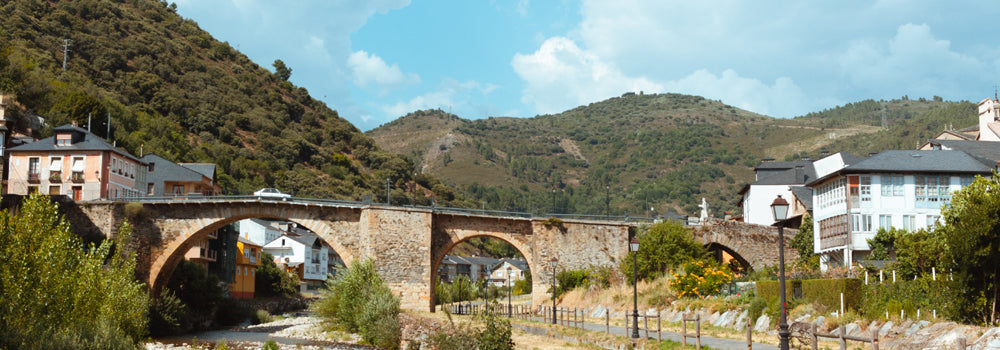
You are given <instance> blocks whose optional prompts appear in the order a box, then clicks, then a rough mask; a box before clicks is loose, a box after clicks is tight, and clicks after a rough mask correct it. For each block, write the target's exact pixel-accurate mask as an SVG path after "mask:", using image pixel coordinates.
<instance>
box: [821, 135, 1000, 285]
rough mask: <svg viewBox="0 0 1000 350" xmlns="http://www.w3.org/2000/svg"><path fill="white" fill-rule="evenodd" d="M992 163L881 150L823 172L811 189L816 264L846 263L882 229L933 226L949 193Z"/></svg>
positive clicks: (958, 155) (948, 154)
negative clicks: (854, 161) (817, 256)
mask: <svg viewBox="0 0 1000 350" xmlns="http://www.w3.org/2000/svg"><path fill="white" fill-rule="evenodd" d="M995 165H996V163H995V162H994V161H991V160H988V159H984V158H981V157H974V156H972V155H970V154H968V153H966V152H963V151H945V150H932V151H923V150H912V151H909V150H902V151H884V152H881V153H878V154H875V155H872V156H871V157H868V158H867V159H865V160H862V161H859V162H857V163H854V164H851V165H846V166H843V167H841V168H840V169H835V170H834V169H825V170H824V171H823V172H821V173H820V174H819V178H818V179H816V180H815V181H812V182H810V183H808V184H807V186H809V187H810V188H812V190H813V199H812V201H813V203H812V206H813V232H814V241H813V246H814V247H815V248H814V250H815V252H816V253H817V254H819V255H820V257H821V259H820V262H821V266H822V267H823V269H826V268H827V267H828V266H831V265H847V266H849V265H852V264H854V263H855V262H857V261H858V260H859V259H863V258H864V257H866V256H868V254H870V252H871V248H870V247H869V246H868V239H871V238H873V237H875V233H876V232H877V231H878V229H879V228H880V227H882V228H891V227H895V228H902V229H906V230H919V229H926V228H933V227H934V226H935V225H937V223H938V221H939V220H940V218H941V208H942V206H945V205H949V203H950V202H951V195H952V193H954V192H955V191H958V190H960V189H961V188H962V187H964V186H967V185H968V184H970V183H972V181H973V180H974V179H975V176H976V175H982V176H988V175H990V174H991V173H992V170H993V169H994V167H995Z"/></svg>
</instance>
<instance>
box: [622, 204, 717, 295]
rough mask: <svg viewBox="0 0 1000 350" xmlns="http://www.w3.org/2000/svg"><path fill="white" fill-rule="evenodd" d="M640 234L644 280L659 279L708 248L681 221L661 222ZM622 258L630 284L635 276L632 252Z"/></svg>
mask: <svg viewBox="0 0 1000 350" xmlns="http://www.w3.org/2000/svg"><path fill="white" fill-rule="evenodd" d="M640 230H641V232H639V233H637V234H636V237H637V238H638V239H639V255H638V265H637V271H636V274H637V276H638V278H639V279H640V280H646V279H651V278H656V277H659V276H661V275H663V274H664V273H666V272H667V270H668V269H672V268H675V267H677V266H679V265H680V264H683V263H685V262H687V261H690V260H696V259H701V258H703V257H705V255H706V251H705V247H703V246H702V245H701V244H699V243H698V242H695V241H694V238H692V237H691V232H690V229H689V228H687V227H684V225H682V224H681V223H680V221H677V220H668V221H664V222H659V223H656V224H653V225H651V226H649V227H647V228H646V229H645V230H642V229H640ZM633 254H635V253H631V252H630V253H629V255H628V256H627V257H625V259H624V260H622V264H621V269H622V273H623V274H624V275H625V276H626V278H627V280H628V282H629V283H633V279H632V260H633V257H632V255H633Z"/></svg>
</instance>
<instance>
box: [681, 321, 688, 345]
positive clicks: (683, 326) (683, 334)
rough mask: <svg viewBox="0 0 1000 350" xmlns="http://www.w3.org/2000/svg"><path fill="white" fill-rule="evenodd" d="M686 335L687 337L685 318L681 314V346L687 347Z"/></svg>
mask: <svg viewBox="0 0 1000 350" xmlns="http://www.w3.org/2000/svg"><path fill="white" fill-rule="evenodd" d="M687 335H688V323H687V316H684V314H683V313H681V345H683V346H687V345H688V337H687Z"/></svg>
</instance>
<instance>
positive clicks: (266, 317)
mask: <svg viewBox="0 0 1000 350" xmlns="http://www.w3.org/2000/svg"><path fill="white" fill-rule="evenodd" d="M273 320H274V317H273V316H271V313H270V312H267V310H257V311H256V312H254V313H253V318H252V319H250V323H251V324H261V323H268V322H271V321H273Z"/></svg>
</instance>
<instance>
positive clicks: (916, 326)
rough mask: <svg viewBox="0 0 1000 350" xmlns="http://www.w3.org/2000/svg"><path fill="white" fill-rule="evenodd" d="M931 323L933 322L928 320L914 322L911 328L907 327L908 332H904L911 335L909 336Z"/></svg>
mask: <svg viewBox="0 0 1000 350" xmlns="http://www.w3.org/2000/svg"><path fill="white" fill-rule="evenodd" d="M929 324H931V323H930V322H927V321H920V322H917V323H914V324H913V325H912V326H910V328H907V329H906V333H905V334H904V336H906V337H909V336H911V335H913V333H916V332H917V331H919V330H920V329H921V328H924V327H927V325H929Z"/></svg>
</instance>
